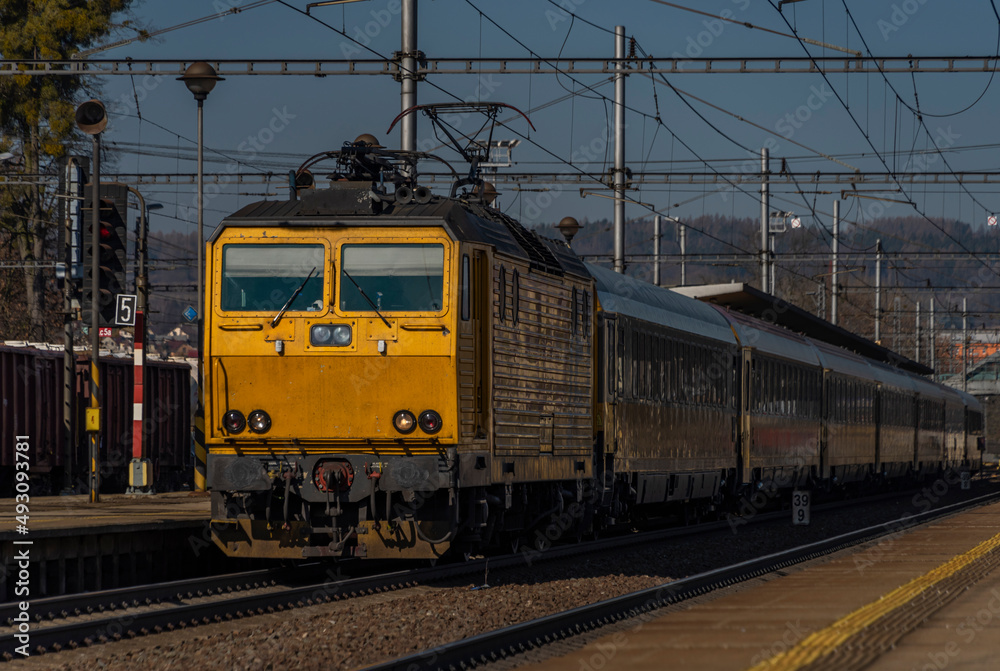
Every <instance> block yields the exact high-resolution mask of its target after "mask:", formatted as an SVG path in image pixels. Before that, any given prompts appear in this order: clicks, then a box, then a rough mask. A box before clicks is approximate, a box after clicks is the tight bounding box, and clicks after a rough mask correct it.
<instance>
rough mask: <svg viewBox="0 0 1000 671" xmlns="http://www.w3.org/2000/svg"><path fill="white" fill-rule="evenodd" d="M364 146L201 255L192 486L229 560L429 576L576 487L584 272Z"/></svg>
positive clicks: (554, 246) (268, 204)
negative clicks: (204, 473)
mask: <svg viewBox="0 0 1000 671" xmlns="http://www.w3.org/2000/svg"><path fill="white" fill-rule="evenodd" d="M367 139H368V138H364V136H363V139H360V141H358V142H355V143H350V144H348V145H346V146H345V147H344V148H343V149H342V150H339V151H338V152H332V153H331V154H330V156H332V157H333V158H335V159H336V160H337V161H338V165H337V172H336V173H334V175H332V176H331V182H330V186H329V188H323V189H310V190H304V191H303V192H302V197H301V198H300V199H294V200H289V201H286V202H272V201H264V202H261V203H256V204H253V205H250V206H247V207H245V208H243V209H242V210H240V211H239V212H237V213H236V214H234V215H232V216H230V217H227V218H226V219H225V220H223V221H222V223H221V224H220V226H219V227H218V229H217V230H216V231H215V232H214V234H213V236H212V238H211V240H210V242H209V243H208V253H207V259H208V264H207V271H206V272H207V277H208V278H209V281H208V282H207V286H209V287H210V288H211V290H210V291H209V292H207V296H206V302H207V304H206V306H205V368H204V376H205V398H206V408H205V439H206V445H207V448H208V484H209V489H210V490H211V491H212V502H213V508H212V533H213V538H214V540H215V542H216V543H217V544H218V545H219V547H220V548H222V550H223V551H224V552H226V553H227V554H229V555H231V556H266V557H288V558H301V557H309V556H336V557H342V556H363V557H368V558H434V557H438V556H440V555H442V554H443V553H445V552H447V551H448V550H449V549H455V548H463V549H471V548H474V547H476V546H478V545H481V544H483V543H486V542H489V541H493V542H495V541H497V540H498V539H502V538H501V536H502V534H504V533H507V534H509V533H512V531H511V530H517V529H524V528H528V527H530V525H532V524H533V523H535V522H537V520H536V519H534V518H535V517H538V518H541V517H542V516H545V515H550V514H551V513H552V512H553V511H559V510H563V508H564V507H565V506H566V505H569V504H570V503H571V501H572V500H574V499H575V500H576V501H582V500H583V483H584V482H585V481H586V480H587V479H589V478H590V476H591V474H592V470H593V468H592V463H591V456H590V455H591V447H592V442H593V416H592V415H593V413H592V407H593V406H592V398H591V395H592V388H593V385H592V380H591V370H592V361H591V359H592V348H591V340H592V336H593V327H592V322H593V312H594V309H593V307H594V306H593V300H594V299H593V281H592V279H591V278H590V276H589V274H588V272H587V271H586V269H585V267H584V266H583V264H582V263H581V262H580V261H579V260H578V259H577V258H576V257H575V256H573V255H572V254H571V253H570V252H569V250H568V248H567V247H566V246H565V245H564V244H562V243H556V242H552V241H546V240H543V239H541V238H539V237H537V236H536V235H535V234H533V233H531V232H529V231H527V230H526V229H524V228H523V227H522V226H521V225H520V224H518V223H517V222H516V221H514V220H512V219H510V218H509V217H506V216H504V215H502V214H501V213H499V212H498V211H496V210H493V209H491V208H489V207H488V206H487V204H486V203H484V202H483V198H482V197H481V196H480V195H479V194H482V193H485V192H486V190H485V189H483V188H482V183H481V182H477V183H476V184H474V185H473V186H474V187H475V188H474V189H473V192H472V193H467V194H464V195H462V196H459V197H456V198H443V197H438V196H433V195H431V194H430V192H429V191H427V190H426V189H423V188H421V187H419V186H416V185H414V184H412V183H411V182H410V181H409V180H407V179H406V178H405V177H403V176H402V175H403V174H405V173H404V172H403V171H402V170H400V167H401V166H400V164H399V161H398V158H399V156H398V153H392V152H387V151H385V150H383V149H381V148H379V147H377V146H373V143H371V142H370V141H365V140H367ZM402 167H405V166H402ZM513 504H516V505H513ZM513 510H516V511H517V512H516V513H513V512H511V511H513ZM576 522H577V523H578V524H579V525H583V524H585V523H586V522H587V520H586V519H584V517H583V516H578V517H577V519H576Z"/></svg>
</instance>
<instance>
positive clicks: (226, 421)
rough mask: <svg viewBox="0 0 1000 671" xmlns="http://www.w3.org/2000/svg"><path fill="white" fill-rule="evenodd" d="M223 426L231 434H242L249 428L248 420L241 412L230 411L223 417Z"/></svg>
mask: <svg viewBox="0 0 1000 671" xmlns="http://www.w3.org/2000/svg"><path fill="white" fill-rule="evenodd" d="M222 426H223V427H225V429H226V431H228V432H229V433H242V432H243V429H245V428H247V420H246V418H245V417H244V416H243V413H242V412H240V411H239V410H230V411H229V412H227V413H226V414H225V415H223V416H222Z"/></svg>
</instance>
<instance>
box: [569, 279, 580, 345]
mask: <svg viewBox="0 0 1000 671" xmlns="http://www.w3.org/2000/svg"><path fill="white" fill-rule="evenodd" d="M576 293H577V292H576V287H573V306H572V307H571V308H570V311H571V312H572V314H573V335H576V334H577V332H578V331H577V321H578V320H579V318H580V314H579V309H578V306H577V302H576V301H577V295H576Z"/></svg>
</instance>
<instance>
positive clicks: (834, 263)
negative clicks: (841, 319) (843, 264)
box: [830, 200, 840, 326]
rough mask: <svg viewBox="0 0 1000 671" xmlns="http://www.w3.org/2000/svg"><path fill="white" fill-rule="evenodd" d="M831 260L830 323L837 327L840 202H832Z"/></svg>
mask: <svg viewBox="0 0 1000 671" xmlns="http://www.w3.org/2000/svg"><path fill="white" fill-rule="evenodd" d="M831 252H832V254H831V259H830V272H831V273H832V275H831V276H830V323H831V324H833V325H834V326H836V325H837V294H838V293H839V291H840V281H839V280H838V279H837V278H838V277H839V275H838V274H837V273H838V270H839V269H838V265H839V260H838V258H837V255H838V253H839V252H840V200H835V201H833V244H832V248H831Z"/></svg>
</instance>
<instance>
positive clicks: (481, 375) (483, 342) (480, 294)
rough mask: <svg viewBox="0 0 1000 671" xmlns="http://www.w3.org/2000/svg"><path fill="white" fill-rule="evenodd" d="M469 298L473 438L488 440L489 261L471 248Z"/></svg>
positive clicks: (490, 426)
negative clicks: (474, 420) (473, 418)
mask: <svg viewBox="0 0 1000 671" xmlns="http://www.w3.org/2000/svg"><path fill="white" fill-rule="evenodd" d="M471 251H472V268H471V284H472V286H471V288H470V289H471V295H472V315H471V316H472V331H473V347H474V349H475V361H476V366H475V375H474V380H473V385H474V388H475V395H476V401H475V403H476V438H477V439H488V438H491V436H490V433H491V430H492V426H493V423H492V419H491V417H490V390H491V389H492V388H493V381H492V370H493V367H492V366H491V365H490V361H492V358H493V357H492V354H491V350H490V319H491V317H492V315H493V310H492V301H491V294H490V265H491V262H490V259H489V255H488V253H487V251H486V250H484V249H472V250H471Z"/></svg>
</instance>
